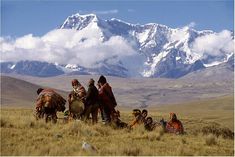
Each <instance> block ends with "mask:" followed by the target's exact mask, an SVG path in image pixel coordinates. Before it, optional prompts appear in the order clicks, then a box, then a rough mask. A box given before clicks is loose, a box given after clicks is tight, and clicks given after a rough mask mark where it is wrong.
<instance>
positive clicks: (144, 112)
mask: <svg viewBox="0 0 235 157" xmlns="http://www.w3.org/2000/svg"><path fill="white" fill-rule="evenodd" d="M141 115H142V122H143V123H145V122H146V120H147V119H146V118H147V116H148V111H147V110H145V109H144V110H142V113H141Z"/></svg>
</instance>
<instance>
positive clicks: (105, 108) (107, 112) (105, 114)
mask: <svg viewBox="0 0 235 157" xmlns="http://www.w3.org/2000/svg"><path fill="white" fill-rule="evenodd" d="M101 112H102V113H103V118H104V122H106V123H109V122H111V111H110V109H109V107H108V106H106V105H103V106H102V111H101Z"/></svg>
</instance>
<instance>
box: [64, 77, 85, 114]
mask: <svg viewBox="0 0 235 157" xmlns="http://www.w3.org/2000/svg"><path fill="white" fill-rule="evenodd" d="M72 87H73V91H71V92H70V93H69V95H68V102H69V112H70V115H71V116H72V117H73V118H75V117H76V115H74V114H73V113H71V103H72V102H73V101H74V100H81V101H82V102H83V103H85V96H86V90H85V88H84V87H83V86H82V85H81V83H80V82H78V80H77V79H73V80H72Z"/></svg>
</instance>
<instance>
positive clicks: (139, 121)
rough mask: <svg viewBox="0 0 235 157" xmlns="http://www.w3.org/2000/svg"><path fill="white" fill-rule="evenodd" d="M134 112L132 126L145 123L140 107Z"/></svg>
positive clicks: (130, 125)
mask: <svg viewBox="0 0 235 157" xmlns="http://www.w3.org/2000/svg"><path fill="white" fill-rule="evenodd" d="M132 114H133V115H134V120H133V121H132V122H131V123H130V124H129V127H130V128H133V127H135V126H137V125H139V124H142V123H143V121H142V120H143V117H142V114H141V111H140V110H139V109H134V110H133V112H132Z"/></svg>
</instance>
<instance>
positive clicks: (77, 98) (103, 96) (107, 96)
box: [36, 75, 184, 134]
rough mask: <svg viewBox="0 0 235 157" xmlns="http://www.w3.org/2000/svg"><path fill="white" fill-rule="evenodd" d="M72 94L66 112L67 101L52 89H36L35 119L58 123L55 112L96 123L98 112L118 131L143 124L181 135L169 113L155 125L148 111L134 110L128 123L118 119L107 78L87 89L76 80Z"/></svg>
mask: <svg viewBox="0 0 235 157" xmlns="http://www.w3.org/2000/svg"><path fill="white" fill-rule="evenodd" d="M71 83H72V89H73V90H72V91H71V92H70V93H69V95H68V99H67V101H68V110H67V111H65V104H66V100H65V99H64V98H63V97H62V96H60V95H59V94H58V93H56V92H55V91H54V90H52V89H42V88H39V89H38V90H37V93H38V98H37V101H36V117H37V118H44V117H45V118H46V122H47V121H48V119H50V118H51V119H52V120H53V121H54V122H56V120H57V115H56V112H57V111H61V112H64V116H65V118H66V119H81V120H83V121H88V120H89V119H92V123H93V124H94V123H97V122H98V112H99V111H100V114H101V118H102V122H103V123H104V124H114V125H115V126H117V127H118V128H126V127H127V128H130V129H133V128H135V127H136V126H137V125H141V124H143V125H144V127H145V129H146V130H148V131H152V130H154V129H155V128H156V127H157V126H162V127H163V128H164V130H165V131H166V132H171V133H176V134H182V133H183V132H184V130H183V125H182V123H181V122H180V121H179V120H178V119H177V117H176V114H174V113H171V114H170V121H168V122H166V121H164V120H163V119H162V120H161V121H160V122H154V121H153V119H152V117H148V111H147V110H145V109H144V110H143V111H141V110H139V109H134V110H133V116H134V117H133V121H132V122H130V123H129V124H127V123H125V122H123V121H121V120H120V112H119V111H118V110H116V109H115V107H116V106H117V102H116V99H115V97H114V94H113V91H112V87H111V86H110V85H109V83H108V82H107V80H106V78H105V77H104V76H103V75H101V76H100V77H99V80H98V82H97V87H98V88H97V87H96V86H95V81H94V79H92V78H91V79H90V80H89V82H88V90H87V91H86V90H85V88H84V87H83V86H82V85H81V83H80V82H79V81H78V80H77V79H73V80H72V82H71Z"/></svg>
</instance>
